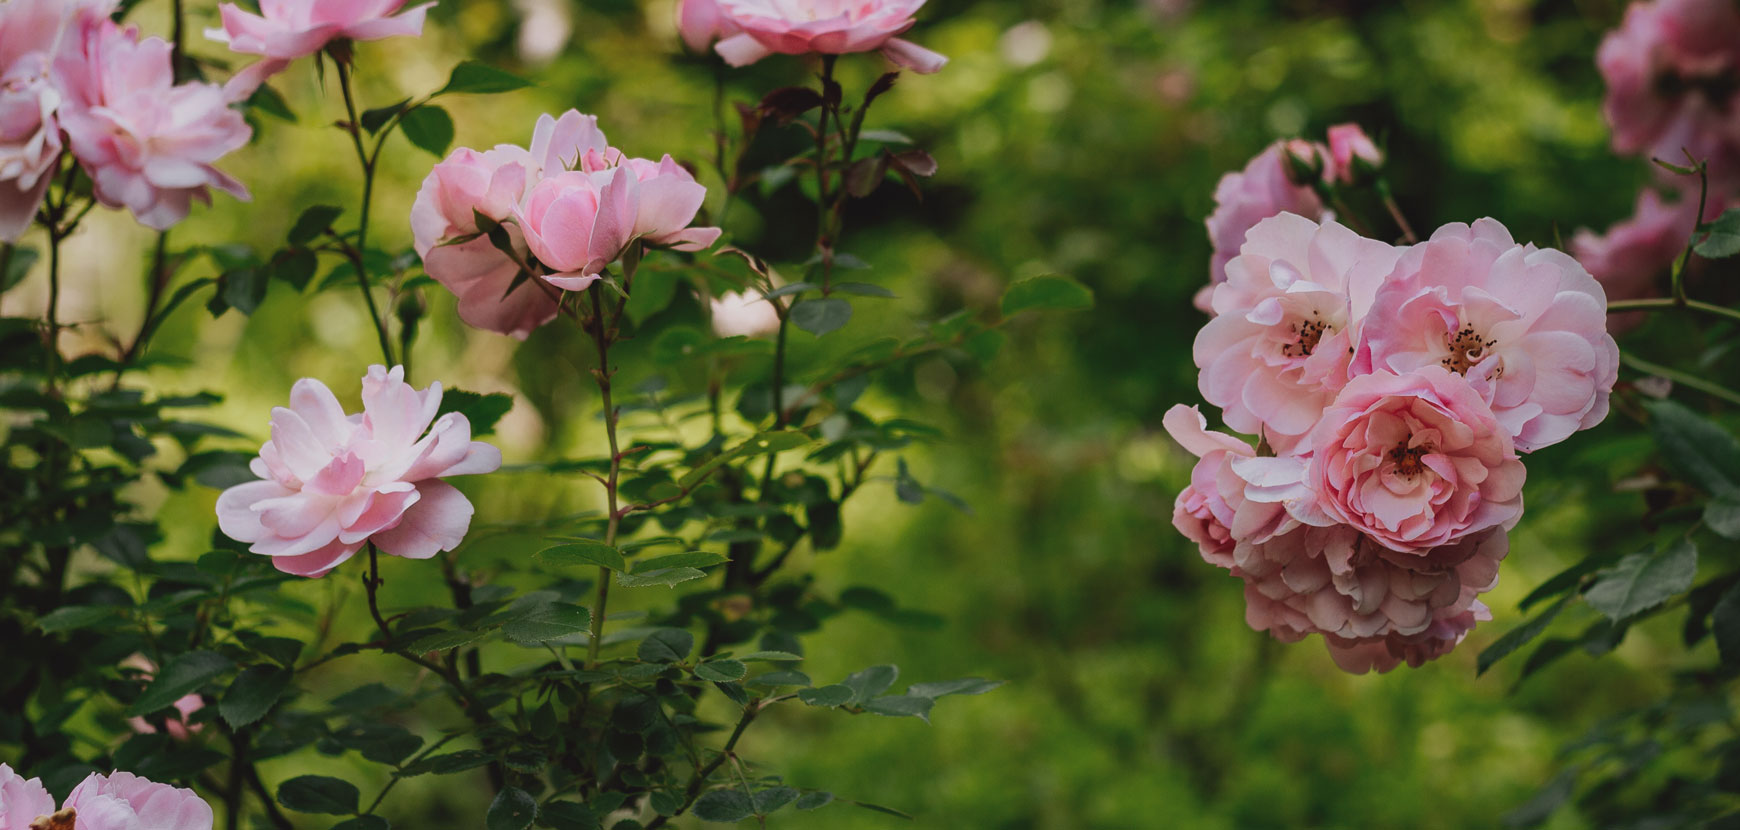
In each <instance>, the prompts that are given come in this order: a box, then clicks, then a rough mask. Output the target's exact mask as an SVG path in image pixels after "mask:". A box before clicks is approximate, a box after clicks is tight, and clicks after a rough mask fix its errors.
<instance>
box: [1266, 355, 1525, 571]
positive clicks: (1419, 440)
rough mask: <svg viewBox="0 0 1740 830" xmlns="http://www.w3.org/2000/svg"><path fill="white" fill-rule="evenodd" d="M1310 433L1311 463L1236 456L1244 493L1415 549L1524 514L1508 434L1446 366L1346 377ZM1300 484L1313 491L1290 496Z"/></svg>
mask: <svg viewBox="0 0 1740 830" xmlns="http://www.w3.org/2000/svg"><path fill="white" fill-rule="evenodd" d="M1307 440H1308V444H1307V448H1308V449H1309V450H1310V452H1311V455H1310V457H1309V458H1308V459H1288V458H1259V459H1252V460H1250V461H1247V462H1242V463H1239V462H1235V468H1236V469H1238V470H1239V472H1240V474H1241V475H1243V476H1245V478H1246V479H1247V480H1250V481H1251V482H1252V483H1253V487H1252V488H1251V489H1250V490H1248V491H1247V495H1248V496H1249V497H1250V498H1254V499H1261V500H1266V501H1286V503H1287V504H1288V509H1289V511H1290V512H1292V513H1293V515H1294V517H1295V518H1297V519H1299V520H1300V521H1302V522H1304V523H1306V524H1310V525H1314V526H1317V527H1328V526H1331V525H1335V524H1345V525H1350V526H1352V527H1353V528H1354V529H1355V530H1359V531H1360V532H1363V533H1365V534H1366V535H1368V536H1370V537H1371V539H1372V541H1374V542H1377V543H1378V544H1380V545H1383V546H1384V547H1386V548H1389V549H1390V550H1393V551H1396V552H1399V553H1417V554H1422V555H1424V554H1425V553H1426V552H1428V551H1430V550H1431V549H1432V548H1436V547H1442V546H1444V545H1449V544H1452V543H1455V542H1458V541H1460V540H1462V539H1464V538H1466V537H1468V536H1471V535H1473V534H1476V533H1480V532H1482V531H1485V530H1490V529H1492V528H1495V527H1503V528H1506V529H1508V528H1510V527H1511V526H1513V525H1515V524H1516V521H1517V519H1519V518H1521V516H1522V509H1523V500H1522V485H1523V478H1524V475H1525V472H1524V470H1523V464H1522V461H1521V460H1519V459H1518V458H1517V456H1516V451H1515V449H1514V447H1513V445H1512V443H1511V437H1510V433H1509V432H1508V431H1506V430H1505V428H1504V425H1503V424H1501V423H1500V422H1499V420H1498V418H1497V417H1496V416H1495V415H1493V414H1492V410H1491V409H1489V408H1488V407H1487V405H1486V401H1485V400H1483V399H1482V398H1481V396H1480V393H1479V392H1477V391H1475V389H1474V387H1473V386H1471V385H1469V383H1468V381H1467V380H1466V379H1465V378H1463V377H1462V376H1461V375H1458V374H1456V373H1454V372H1451V371H1450V370H1448V369H1445V368H1443V367H1440V366H1431V365H1428V366H1422V367H1420V368H1418V369H1415V370H1413V371H1412V372H1409V373H1408V374H1405V375H1393V374H1389V373H1387V372H1380V373H1377V374H1370V375H1361V376H1359V377H1356V378H1354V379H1353V380H1351V381H1349V382H1348V384H1347V386H1346V387H1345V388H1343V389H1342V390H1341V394H1339V395H1337V396H1336V398H1335V402H1334V403H1333V404H1331V405H1330V406H1329V408H1327V409H1325V410H1324V411H1323V418H1322V420H1321V421H1320V422H1319V423H1318V425H1317V428H1316V429H1314V430H1312V432H1311V435H1310V437H1309V438H1308V439H1307ZM1295 475H1296V476H1297V479H1296V480H1291V479H1293V477H1294V476H1295ZM1300 485H1302V486H1303V488H1304V489H1305V490H1308V491H1309V492H1310V494H1311V496H1312V498H1309V499H1302V498H1297V494H1298V492H1299V486H1300Z"/></svg>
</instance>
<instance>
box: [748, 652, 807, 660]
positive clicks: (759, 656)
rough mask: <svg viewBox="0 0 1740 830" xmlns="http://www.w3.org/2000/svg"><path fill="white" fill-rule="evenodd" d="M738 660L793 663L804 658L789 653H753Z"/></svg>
mask: <svg viewBox="0 0 1740 830" xmlns="http://www.w3.org/2000/svg"><path fill="white" fill-rule="evenodd" d="M737 659H738V660H741V661H743V662H745V663H793V662H796V661H798V660H802V659H804V658H803V657H802V656H801V655H797V654H793V653H791V652H789V651H752V652H749V653H748V654H745V655H743V656H741V657H738V658H737Z"/></svg>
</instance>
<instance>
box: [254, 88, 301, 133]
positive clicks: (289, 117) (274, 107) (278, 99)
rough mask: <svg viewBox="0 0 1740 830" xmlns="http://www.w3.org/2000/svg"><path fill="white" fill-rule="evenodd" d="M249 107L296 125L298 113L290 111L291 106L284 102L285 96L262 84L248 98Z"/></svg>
mask: <svg viewBox="0 0 1740 830" xmlns="http://www.w3.org/2000/svg"><path fill="white" fill-rule="evenodd" d="M247 103H248V106H249V107H250V108H252V109H257V110H259V111H261V112H263V113H266V114H267V115H271V116H274V117H277V118H281V119H283V120H285V121H288V122H290V123H292V124H294V123H296V113H294V112H291V111H290V105H289V104H286V103H285V102H284V96H282V95H280V94H278V90H275V89H273V88H271V87H269V86H267V85H265V84H260V86H259V87H258V88H256V89H255V90H254V93H253V94H252V95H249V96H248V102H247Z"/></svg>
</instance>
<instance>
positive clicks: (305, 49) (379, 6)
mask: <svg viewBox="0 0 1740 830" xmlns="http://www.w3.org/2000/svg"><path fill="white" fill-rule="evenodd" d="M434 5H435V4H434V3H423V4H421V5H417V6H413V7H411V8H409V9H405V8H404V6H405V0H260V13H259V14H254V13H252V12H248V11H245V10H243V9H242V8H241V7H240V6H237V5H236V4H234V3H223V4H220V5H219V6H218V14H219V15H220V16H221V18H222V21H223V26H222V27H220V28H216V29H207V30H206V32H205V36H206V37H208V38H211V39H212V40H215V41H217V42H219V43H226V44H229V47H230V49H231V51H235V52H240V53H242V54H245V55H261V56H263V57H265V58H268V59H270V60H273V61H290V60H295V59H296V58H300V57H304V56H307V55H312V54H314V53H315V52H318V51H320V50H321V49H324V48H325V47H326V45H327V44H328V43H331V42H332V41H335V40H380V39H382V38H389V37H401V36H408V37H416V36H418V35H421V34H422V33H423V19H424V17H425V16H426V15H427V14H428V12H429V8H430V7H431V6H434Z"/></svg>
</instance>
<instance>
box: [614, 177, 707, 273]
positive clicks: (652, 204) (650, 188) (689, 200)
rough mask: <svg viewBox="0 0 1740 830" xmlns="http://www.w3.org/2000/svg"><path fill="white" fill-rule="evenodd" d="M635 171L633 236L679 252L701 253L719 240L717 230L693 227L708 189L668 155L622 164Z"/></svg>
mask: <svg viewBox="0 0 1740 830" xmlns="http://www.w3.org/2000/svg"><path fill="white" fill-rule="evenodd" d="M619 163H620V164H625V165H627V166H628V168H629V169H630V170H632V171H634V177H635V179H636V180H637V181H638V182H639V184H640V186H639V187H638V188H637V191H638V194H637V196H636V205H635V208H636V210H635V220H634V235H635V236H637V237H640V238H641V239H644V240H646V241H647V242H648V243H650V244H653V245H664V246H667V247H670V248H673V249H675V250H678V251H700V250H704V249H706V248H707V247H709V246H711V245H712V244H713V243H714V242H717V241H718V240H719V234H720V230H719V229H718V228H711V227H703V228H691V227H689V223H690V222H693V221H695V214H696V213H698V212H700V210H701V202H702V201H703V200H705V199H706V198H707V188H706V187H703V186H702V185H701V184H700V183H699V182H697V181H695V177H694V175H693V174H691V173H690V172H689V171H688V170H685V169H683V166H682V165H680V164H678V163H677V162H676V160H674V159H672V158H671V157H670V155H669V154H666V155H665V157H664V158H662V159H660V160H658V161H656V162H655V161H650V160H648V159H641V158H631V159H627V160H624V161H621V162H619Z"/></svg>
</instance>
